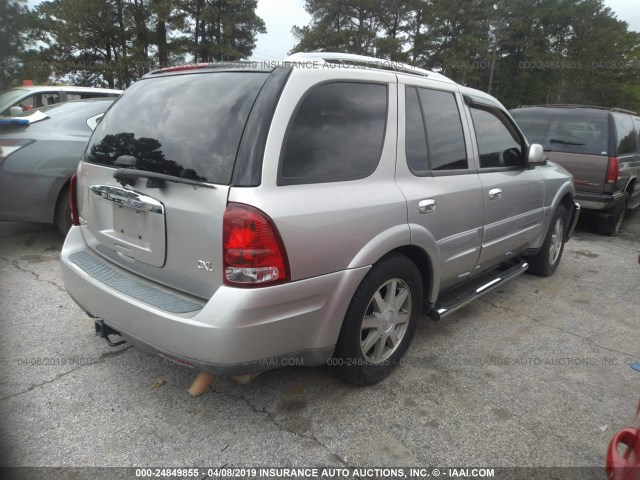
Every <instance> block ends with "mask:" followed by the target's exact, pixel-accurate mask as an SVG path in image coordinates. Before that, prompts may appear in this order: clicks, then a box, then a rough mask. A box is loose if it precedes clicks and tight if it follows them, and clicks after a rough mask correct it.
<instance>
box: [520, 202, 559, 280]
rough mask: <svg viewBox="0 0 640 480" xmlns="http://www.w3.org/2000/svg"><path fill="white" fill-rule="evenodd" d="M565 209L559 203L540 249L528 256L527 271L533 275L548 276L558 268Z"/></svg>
mask: <svg viewBox="0 0 640 480" xmlns="http://www.w3.org/2000/svg"><path fill="white" fill-rule="evenodd" d="M566 225H567V210H566V209H565V208H564V206H563V205H560V206H559V207H558V209H557V210H556V212H555V213H554V215H553V218H552V220H551V225H550V226H549V230H548V231H547V236H546V237H545V238H544V243H543V244H542V247H541V248H540V251H539V252H538V253H536V254H535V255H534V256H532V257H529V258H528V259H527V261H528V262H529V270H528V271H529V272H530V273H533V274H534V275H540V276H543V277H550V276H551V275H553V273H554V272H555V271H556V268H558V264H559V263H560V258H561V257H562V252H563V250H564V238H565V235H566V233H567V227H566Z"/></svg>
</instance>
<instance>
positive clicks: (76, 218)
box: [69, 173, 80, 226]
mask: <svg viewBox="0 0 640 480" xmlns="http://www.w3.org/2000/svg"><path fill="white" fill-rule="evenodd" d="M77 183H78V174H77V173H74V174H73V175H71V182H69V206H70V207H71V219H72V220H73V224H74V225H76V226H77V225H80V215H79V214H78V188H77Z"/></svg>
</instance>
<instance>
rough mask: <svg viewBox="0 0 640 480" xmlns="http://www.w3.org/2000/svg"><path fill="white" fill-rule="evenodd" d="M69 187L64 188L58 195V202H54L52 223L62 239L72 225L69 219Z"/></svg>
mask: <svg viewBox="0 0 640 480" xmlns="http://www.w3.org/2000/svg"><path fill="white" fill-rule="evenodd" d="M69 195H70V194H69V187H68V186H67V187H65V188H64V189H63V190H62V192H60V195H58V201H57V202H56V212H55V217H54V223H55V224H56V227H57V228H58V231H59V232H60V233H61V234H62V236H63V237H66V236H67V233H69V229H71V226H72V225H73V220H72V219H71V206H70V205H69V200H70V198H69Z"/></svg>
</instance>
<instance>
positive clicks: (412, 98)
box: [404, 87, 429, 175]
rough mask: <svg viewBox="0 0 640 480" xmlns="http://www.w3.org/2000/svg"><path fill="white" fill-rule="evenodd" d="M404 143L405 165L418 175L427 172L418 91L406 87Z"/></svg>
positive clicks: (423, 128)
mask: <svg viewBox="0 0 640 480" xmlns="http://www.w3.org/2000/svg"><path fill="white" fill-rule="evenodd" d="M404 124H405V143H404V150H405V155H406V157H407V164H408V165H409V168H410V169H411V171H412V172H414V173H416V174H418V175H419V174H420V173H422V172H427V171H428V170H429V162H428V161H427V160H428V159H427V156H428V154H427V137H426V136H425V127H424V120H423V118H422V110H421V108H420V100H419V99H418V91H417V90H416V89H415V88H414V87H407V89H406V96H405V122H404Z"/></svg>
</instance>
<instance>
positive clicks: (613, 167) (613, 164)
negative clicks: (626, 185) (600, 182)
mask: <svg viewBox="0 0 640 480" xmlns="http://www.w3.org/2000/svg"><path fill="white" fill-rule="evenodd" d="M606 183H607V184H609V185H615V184H616V183H618V159H617V158H616V157H609V164H608V165H607V181H606Z"/></svg>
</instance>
